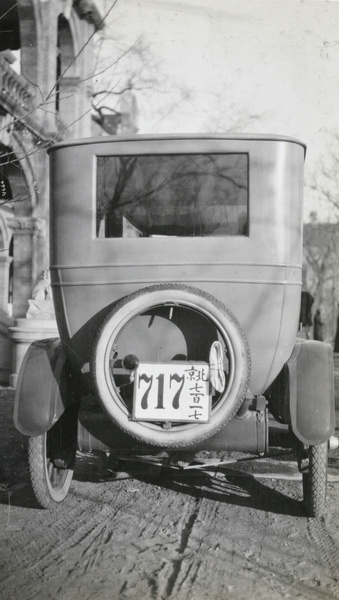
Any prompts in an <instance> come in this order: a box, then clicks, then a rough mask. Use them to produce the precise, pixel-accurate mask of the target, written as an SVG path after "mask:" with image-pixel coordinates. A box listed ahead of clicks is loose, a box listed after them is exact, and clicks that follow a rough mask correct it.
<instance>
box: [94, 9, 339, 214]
mask: <svg viewBox="0 0 339 600" xmlns="http://www.w3.org/2000/svg"><path fill="white" fill-rule="evenodd" d="M96 4H97V6H98V8H99V9H100V10H101V13H102V14H103V13H105V11H106V10H107V8H109V7H110V6H111V5H112V1H111V0H96ZM107 20H108V21H109V23H110V27H109V30H111V32H112V35H113V37H114V38H115V41H114V44H116V43H117V41H118V40H119V41H120V43H121V44H123V45H128V44H132V43H133V42H134V41H135V40H136V39H137V38H139V37H140V36H141V37H142V39H143V42H144V43H145V45H146V46H147V48H148V50H149V53H150V55H151V56H152V57H153V58H154V60H155V61H157V62H158V65H157V67H156V71H157V74H158V76H159V78H160V80H161V83H160V85H159V86H158V89H155V88H153V89H152V88H149V89H147V90H145V91H144V92H142V93H138V94H137V103H138V114H139V116H138V127H139V133H162V132H164V133H186V132H194V133H200V132H212V131H219V132H227V131H232V132H240V133H270V134H279V135H287V136H292V137H295V138H298V139H300V140H302V141H303V142H305V143H306V144H307V147H308V150H307V158H306V163H305V180H306V182H308V181H310V180H311V177H312V175H313V173H314V172H315V171H316V170H317V169H318V168H319V166H318V165H319V163H321V162H325V163H327V162H328V161H330V160H331V148H332V147H333V140H332V137H331V136H332V132H333V131H336V132H338V133H339V102H338V101H339V1H335V0H330V1H328V0H118V1H117V3H116V5H115V6H114V9H113V10H112V11H111V13H110V15H109V18H108V19H107ZM184 94H186V98H183V96H184ZM305 196H306V198H305V215H304V216H305V220H307V219H308V215H309V213H310V212H311V211H312V210H316V211H317V212H318V215H319V218H320V219H321V220H323V219H324V218H328V214H327V213H326V211H324V209H323V208H322V206H321V205H319V201H318V199H317V197H316V196H314V194H312V193H311V191H310V190H309V189H308V190H307V189H306V193H305Z"/></svg>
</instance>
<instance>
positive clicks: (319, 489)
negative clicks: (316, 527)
mask: <svg viewBox="0 0 339 600" xmlns="http://www.w3.org/2000/svg"><path fill="white" fill-rule="evenodd" d="M308 452H309V468H308V472H306V473H304V474H303V494H304V506H305V509H306V513H307V516H308V517H315V518H320V517H322V516H323V515H324V511H325V504H326V490H327V454H328V444H327V442H324V443H323V444H320V445H319V446H310V447H309V450H308Z"/></svg>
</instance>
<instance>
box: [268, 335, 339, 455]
mask: <svg viewBox="0 0 339 600" xmlns="http://www.w3.org/2000/svg"><path fill="white" fill-rule="evenodd" d="M271 390H272V392H273V393H272V392H271V391H270V394H271V393H272V395H273V398H272V404H273V405H274V403H275V399H274V396H277V394H278V395H279V396H280V397H276V401H277V404H278V406H279V405H280V413H281V414H283V415H285V416H284V422H288V423H289V424H290V426H291V428H292V431H293V433H294V435H295V436H296V437H297V439H298V440H300V441H301V442H302V443H303V444H307V445H309V446H317V445H319V444H322V443H323V442H326V441H327V440H328V439H329V438H330V437H331V435H332V434H333V432H334V428H335V409H334V368H333V350H332V346H331V345H330V344H326V343H324V342H318V341H315V340H298V341H297V343H296V345H295V347H294V350H293V352H292V355H291V357H290V358H289V360H288V361H287V363H286V364H285V366H284V367H283V370H282V371H281V373H280V375H279V376H278V378H277V380H276V382H274V384H273V386H272V388H271ZM272 408H273V407H272ZM281 409H282V410H281ZM271 412H272V413H273V414H274V410H272V411H271Z"/></svg>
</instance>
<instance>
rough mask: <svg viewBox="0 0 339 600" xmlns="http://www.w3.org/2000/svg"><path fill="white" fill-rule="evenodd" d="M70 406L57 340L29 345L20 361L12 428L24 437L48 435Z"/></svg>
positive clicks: (62, 353) (38, 341)
mask: <svg viewBox="0 0 339 600" xmlns="http://www.w3.org/2000/svg"><path fill="white" fill-rule="evenodd" d="M72 402H74V398H73V394H72V391H71V385H70V377H69V374H68V369H67V366H66V357H65V355H64V352H63V349H62V344H61V341H60V339H46V340H37V341H35V342H33V343H32V344H31V345H30V346H29V348H28V350H27V352H26V354H25V357H24V359H23V362H22V365H21V368H20V371H19V377H18V382H17V387H16V393H15V401H14V424H15V427H16V428H17V429H18V430H19V431H20V432H21V433H23V434H24V435H28V436H37V435H41V434H42V433H44V432H45V431H48V429H50V428H51V427H52V425H54V423H56V421H57V420H58V419H59V418H60V416H61V415H62V413H63V412H64V410H65V408H67V406H69V405H70V404H71V403H72Z"/></svg>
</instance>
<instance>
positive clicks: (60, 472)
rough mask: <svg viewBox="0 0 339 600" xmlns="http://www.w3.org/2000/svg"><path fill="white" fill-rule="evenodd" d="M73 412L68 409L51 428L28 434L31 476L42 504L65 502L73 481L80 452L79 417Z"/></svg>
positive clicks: (46, 506)
mask: <svg viewBox="0 0 339 600" xmlns="http://www.w3.org/2000/svg"><path fill="white" fill-rule="evenodd" d="M73 412H74V411H73ZM72 416H73V418H70V414H69V411H65V413H64V414H63V415H62V417H61V418H60V420H59V421H58V422H57V423H56V424H55V425H54V426H53V427H52V428H51V429H50V430H49V431H47V432H45V433H43V434H42V435H39V436H36V437H30V438H28V464H29V474H30V480H31V485H32V488H33V492H34V495H35V498H36V500H37V502H38V504H39V505H40V506H41V507H42V508H53V507H55V506H57V505H58V504H59V503H60V502H62V501H63V500H64V499H65V498H66V496H67V494H68V491H69V488H70V485H71V482H72V478H73V471H74V462H75V454H76V442H75V432H76V428H75V423H76V421H75V419H74V415H72Z"/></svg>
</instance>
